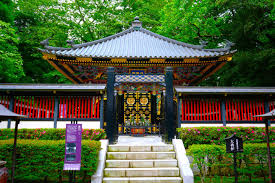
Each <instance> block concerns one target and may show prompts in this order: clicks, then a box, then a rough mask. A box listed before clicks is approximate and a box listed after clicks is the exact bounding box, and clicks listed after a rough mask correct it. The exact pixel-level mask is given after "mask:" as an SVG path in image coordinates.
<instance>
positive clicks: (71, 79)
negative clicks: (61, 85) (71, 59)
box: [47, 60, 78, 84]
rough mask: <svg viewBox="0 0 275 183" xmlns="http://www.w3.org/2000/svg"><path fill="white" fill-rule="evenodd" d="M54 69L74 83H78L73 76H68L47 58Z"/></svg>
mask: <svg viewBox="0 0 275 183" xmlns="http://www.w3.org/2000/svg"><path fill="white" fill-rule="evenodd" d="M47 61H48V62H49V63H50V64H51V65H52V66H53V67H54V68H55V69H56V70H58V71H59V72H60V73H61V74H63V75H64V76H65V77H66V78H68V79H69V80H70V81H72V82H73V83H74V84H78V83H77V82H76V81H75V80H74V79H73V78H71V77H70V76H68V75H67V74H66V73H65V72H64V71H63V70H62V69H60V68H59V67H58V66H57V65H56V64H55V63H54V62H53V61H49V60H47Z"/></svg>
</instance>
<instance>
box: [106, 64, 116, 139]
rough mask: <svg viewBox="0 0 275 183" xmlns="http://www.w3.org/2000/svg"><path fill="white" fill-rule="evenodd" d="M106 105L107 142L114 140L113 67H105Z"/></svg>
mask: <svg viewBox="0 0 275 183" xmlns="http://www.w3.org/2000/svg"><path fill="white" fill-rule="evenodd" d="M107 77H108V78H107V107H106V113H107V114H106V134H107V138H108V139H109V143H110V144H112V143H114V142H115V131H114V130H115V129H116V126H115V125H116V121H115V111H114V83H115V73H114V67H109V68H108V69H107Z"/></svg>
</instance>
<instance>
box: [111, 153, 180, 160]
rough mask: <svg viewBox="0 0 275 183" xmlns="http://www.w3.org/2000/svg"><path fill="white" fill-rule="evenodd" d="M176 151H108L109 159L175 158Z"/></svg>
mask: <svg viewBox="0 0 275 183" xmlns="http://www.w3.org/2000/svg"><path fill="white" fill-rule="evenodd" d="M175 158H176V154H175V152H107V159H109V160H114V159H125V160H143V159H175Z"/></svg>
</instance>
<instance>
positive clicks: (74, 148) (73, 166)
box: [63, 124, 82, 170]
mask: <svg viewBox="0 0 275 183" xmlns="http://www.w3.org/2000/svg"><path fill="white" fill-rule="evenodd" d="M81 138H82V125H81V124H66V140H65V159H64V168H63V170H80V166H81Z"/></svg>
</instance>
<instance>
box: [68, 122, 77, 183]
mask: <svg viewBox="0 0 275 183" xmlns="http://www.w3.org/2000/svg"><path fill="white" fill-rule="evenodd" d="M71 124H77V121H71ZM75 177H76V171H75V170H69V183H75V182H76V178H75Z"/></svg>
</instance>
